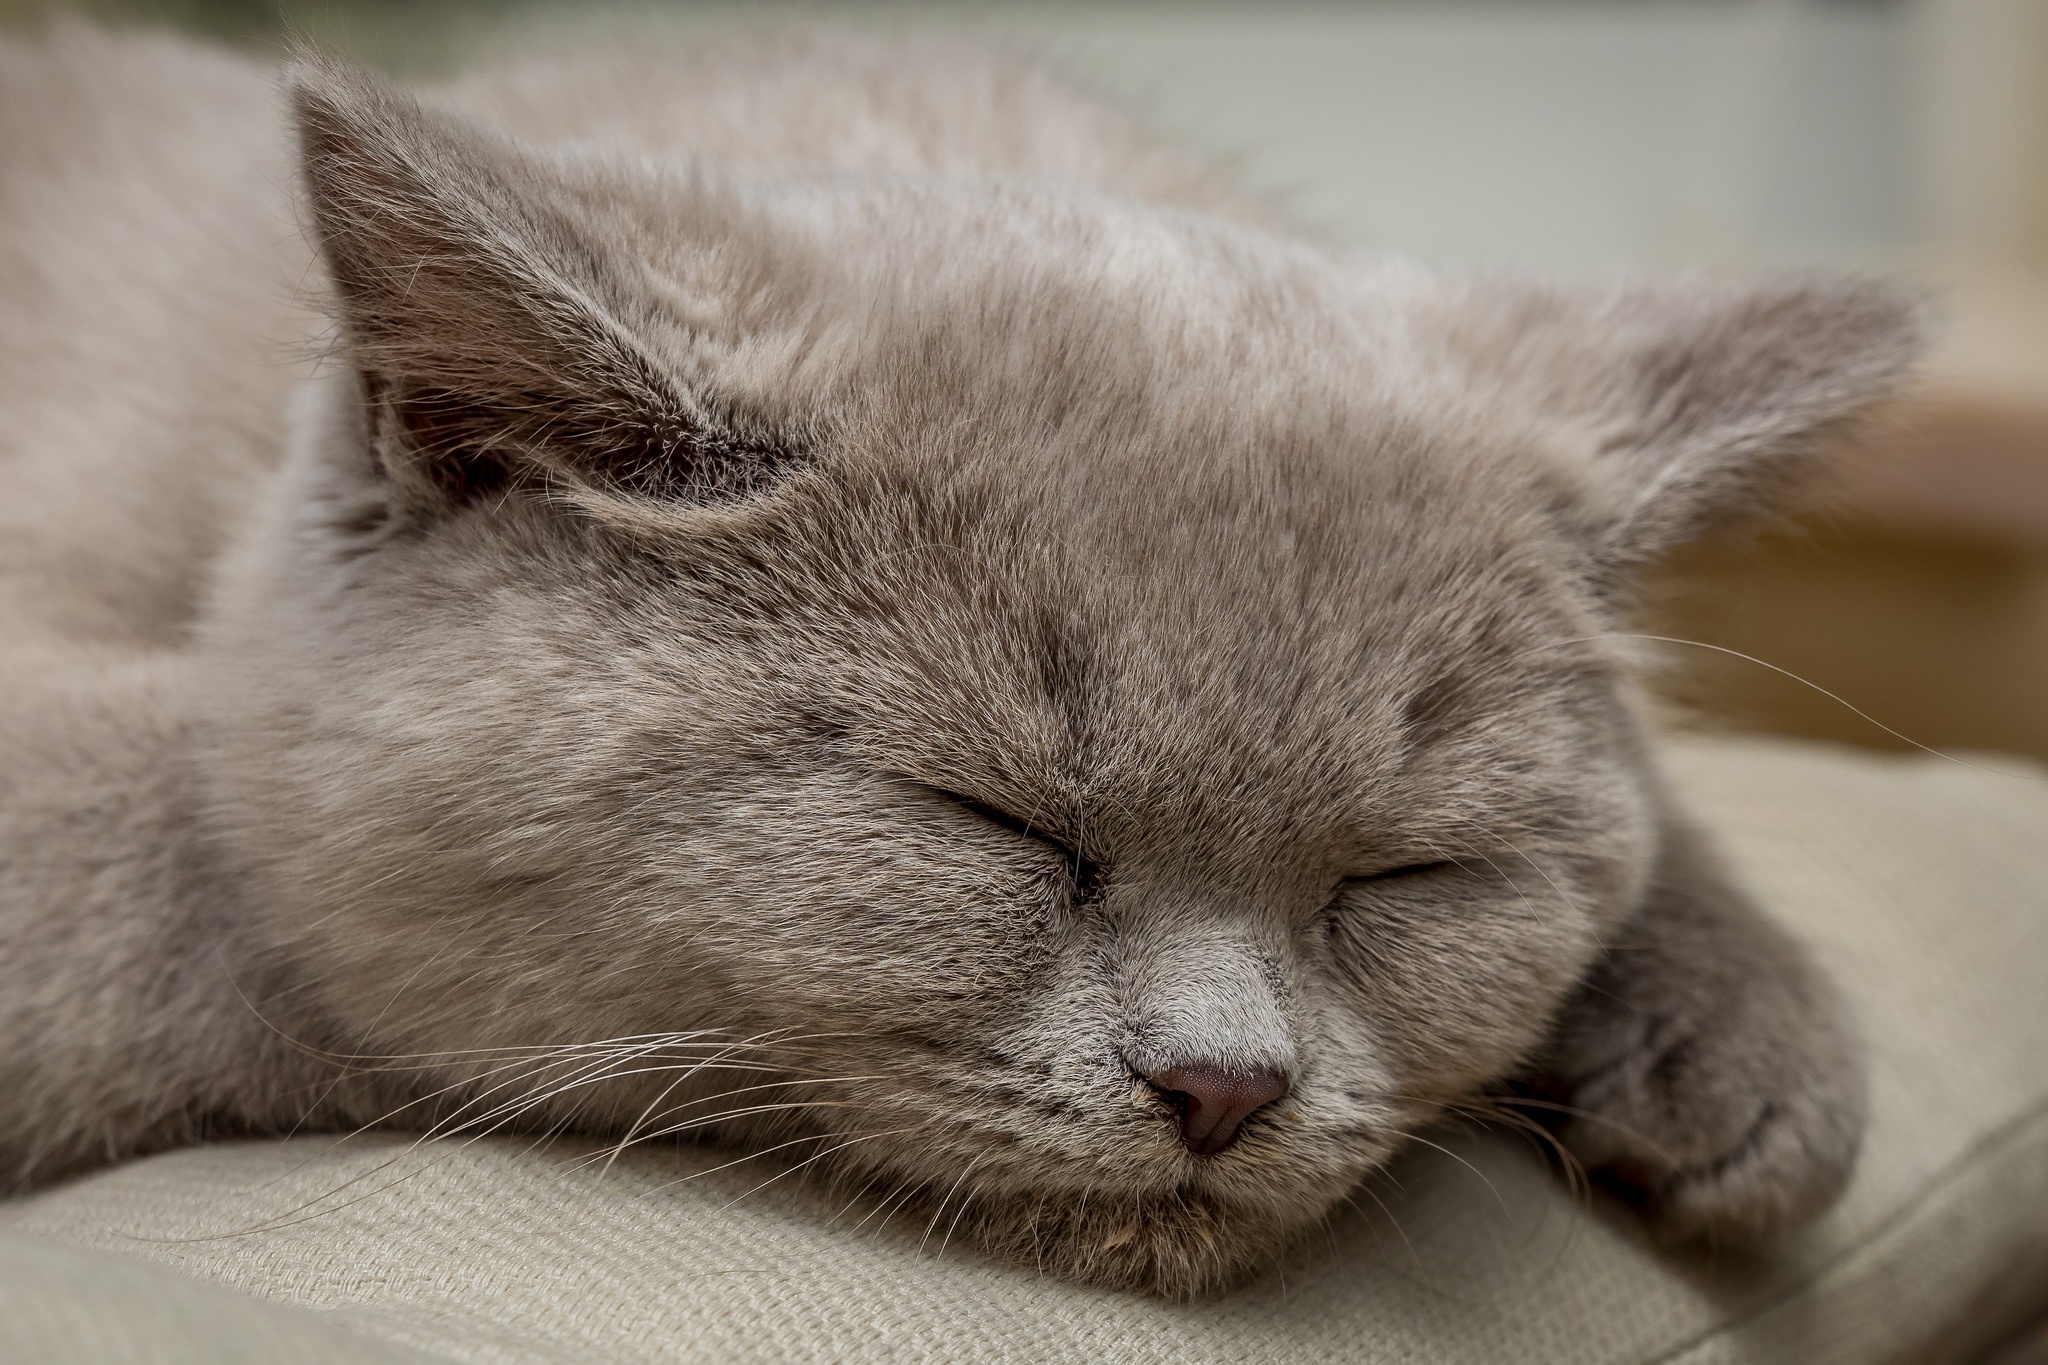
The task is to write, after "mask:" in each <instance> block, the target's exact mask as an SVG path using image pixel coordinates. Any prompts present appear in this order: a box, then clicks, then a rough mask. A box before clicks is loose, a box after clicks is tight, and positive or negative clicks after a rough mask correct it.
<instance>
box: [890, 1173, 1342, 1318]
mask: <svg viewBox="0 0 2048 1365" xmlns="http://www.w3.org/2000/svg"><path fill="white" fill-rule="evenodd" d="M1346 1188H1348V1187H1347V1186H1341V1185H1340V1186H1336V1187H1333V1188H1332V1189H1331V1190H1329V1191H1326V1192H1325V1194H1324V1197H1322V1198H1316V1199H1310V1200H1305V1201H1304V1202H1303V1204H1302V1206H1300V1207H1293V1208H1287V1209H1279V1208H1274V1207H1264V1208H1248V1207H1245V1206H1243V1205H1241V1204H1236V1203H1232V1202H1227V1201H1225V1200H1223V1199H1220V1198H1218V1197H1217V1196H1215V1195H1213V1194H1210V1193H1207V1192H1205V1191H1202V1190H1199V1189H1195V1188H1191V1187H1190V1188H1183V1189H1180V1190H1176V1191H1174V1192H1172V1193H1170V1194H1166V1195H1159V1196H1151V1197H1145V1198H1136V1199H1132V1198H1123V1197H1119V1196H1116V1195H1110V1194H1096V1195H1094V1196H1091V1197H1089V1198H1087V1199H1075V1198H1072V1197H1059V1198H1046V1197H1032V1196H1028V1195H1010V1196H1006V1197H1003V1198H1001V1199H999V1200H997V1201H994V1202H992V1203H990V1204H988V1205H986V1206H984V1205H981V1204H979V1203H977V1204H976V1205H975V1206H974V1207H970V1208H969V1209H968V1210H967V1216H966V1217H965V1218H963V1219H962V1220H961V1226H960V1228H959V1232H958V1234H956V1235H957V1236H958V1237H959V1238H960V1240H965V1238H966V1236H967V1235H968V1234H969V1233H970V1232H971V1235H972V1237H973V1240H974V1242H975V1244H976V1245H978V1246H979V1247H980V1249H981V1250H982V1251H983V1252H985V1253H987V1254H989V1255H992V1256H995V1257H998V1258H1000V1259H1003V1260H1006V1261H1010V1262H1013V1263H1016V1264H1019V1265H1022V1266H1026V1267H1034V1268H1036V1269H1038V1270H1040V1271H1042V1272H1043V1273H1045V1274H1048V1275H1055V1276H1058V1277H1060V1278H1063V1279H1068V1280H1075V1281H1079V1282H1082V1283H1085V1284H1093V1285H1099V1286H1101V1287H1103V1288H1105V1289H1119V1290H1127V1291H1135V1292H1139V1293H1147V1294H1155V1295H1158V1296H1161V1297H1163V1298H1169V1299H1191V1298H1195V1297H1198V1296H1200V1295H1203V1294H1208V1293H1213V1292H1215V1291H1217V1290H1221V1289H1226V1288H1229V1287H1230V1286H1232V1285H1234V1284H1237V1283H1239V1282H1241V1281H1243V1280H1246V1279H1248V1278H1250V1277H1251V1276H1252V1275H1254V1274H1255V1273H1257V1272H1258V1271H1260V1270H1262V1269H1265V1268H1267V1267H1268V1266H1270V1265H1271V1264H1272V1263H1273V1261H1274V1260H1275V1258H1276V1257H1278V1256H1279V1254H1280V1253H1281V1252H1282V1251H1283V1250H1284V1249H1285V1248H1286V1246H1287V1245H1288V1244H1289V1243H1290V1242H1291V1241H1292V1240H1293V1239H1294V1237H1295V1236H1296V1235H1297V1234H1298V1233H1300V1232H1301V1231H1302V1230H1303V1229H1304V1228H1306V1227H1308V1226H1310V1225H1311V1224H1313V1223H1314V1222H1315V1221H1316V1220H1317V1219H1319V1218H1321V1217H1322V1216H1323V1214H1324V1213H1326V1212H1327V1211H1328V1209H1329V1207H1330V1205H1331V1204H1333V1203H1335V1202H1336V1200H1337V1198H1338V1197H1340V1196H1341V1194H1342V1192H1343V1191H1344V1190H1345V1189H1346ZM940 1215H942V1216H940ZM953 1216H954V1215H953V1214H952V1213H951V1212H949V1211H946V1210H936V1211H935V1212H927V1213H926V1214H925V1217H926V1219H927V1220H928V1221H931V1222H933V1223H934V1224H935V1226H937V1227H938V1229H939V1230H940V1233H941V1234H944V1233H945V1232H947V1231H948V1230H949V1226H948V1225H949V1223H950V1220H951V1219H952V1218H953ZM970 1222H971V1227H970V1226H969V1224H970Z"/></svg>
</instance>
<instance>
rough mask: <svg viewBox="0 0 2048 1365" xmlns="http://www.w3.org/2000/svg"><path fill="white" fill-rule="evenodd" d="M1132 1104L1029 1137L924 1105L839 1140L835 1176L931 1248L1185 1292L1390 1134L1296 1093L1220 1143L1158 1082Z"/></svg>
mask: <svg viewBox="0 0 2048 1365" xmlns="http://www.w3.org/2000/svg"><path fill="white" fill-rule="evenodd" d="M1132 1107H1133V1108H1136V1109H1139V1110H1140V1111H1141V1112H1140V1113H1139V1114H1137V1115H1132V1114H1130V1113H1129V1111H1126V1112H1125V1113H1124V1114H1123V1115H1122V1116H1121V1117H1124V1118H1126V1119H1131V1118H1135V1119H1137V1120H1139V1121H1137V1122H1131V1123H1126V1124H1123V1125H1120V1127H1121V1131H1117V1130H1116V1129H1113V1128H1111V1127H1110V1126H1109V1125H1104V1124H1087V1125H1085V1126H1084V1127H1082V1128H1081V1130H1080V1131H1076V1129H1075V1128H1074V1127H1068V1128H1065V1129H1052V1130H1047V1129H1044V1128H1038V1129H1037V1130H1036V1131H1035V1132H1033V1133H1032V1134H1031V1135H1030V1137H1029V1138H1028V1139H1026V1140H1020V1134H1018V1133H1017V1132H1016V1131H1015V1130H1014V1128H1012V1127H1010V1126H1007V1125H989V1126H984V1125H983V1124H982V1123H978V1122H975V1121H973V1117H972V1116H965V1115H962V1114H961V1113H959V1112H958V1111H955V1112H954V1113H952V1114H951V1115H948V1116H946V1117H944V1118H940V1117H938V1116H936V1115H935V1116H933V1118H932V1121H930V1122H927V1123H918V1124H915V1125H913V1126H912V1128H911V1131H910V1132H909V1133H908V1134H903V1133H898V1134H894V1135H892V1136H891V1137H890V1138H887V1139H884V1140H882V1141H878V1142H875V1143H871V1144H862V1146H861V1147H859V1148H851V1149H848V1151H847V1156H848V1157H850V1158H853V1160H851V1161H850V1162H849V1163H848V1164H847V1166H846V1167H845V1169H844V1170H843V1171H842V1176H843V1179H844V1180H845V1183H846V1184H847V1186H848V1188H849V1189H850V1190H851V1189H854V1188H859V1189H863V1190H868V1191H871V1192H881V1191H886V1192H887V1193H886V1194H881V1193H875V1194H873V1195H872V1196H871V1197H875V1198H878V1199H882V1200H885V1201H886V1202H887V1205H888V1207H889V1209H890V1213H889V1214H888V1216H889V1217H890V1218H891V1219H892V1220H894V1221H896V1222H898V1223H899V1225H900V1226H904V1227H908V1228H909V1229H910V1230H911V1232H912V1233H913V1235H916V1236H919V1237H921V1238H922V1240H923V1241H924V1242H927V1243H929V1244H930V1245H931V1246H933V1247H938V1246H943V1245H953V1246H956V1247H957V1246H961V1245H965V1244H972V1245H974V1246H978V1247H979V1248H980V1249H981V1250H982V1251H984V1252H986V1253H990V1254H993V1255H996V1256H998V1257H1001V1258H1003V1259H1005V1260H1009V1261H1012V1262H1014V1263H1018V1264H1022V1265H1026V1266H1032V1267H1035V1268H1037V1269H1039V1270H1042V1271H1044V1272H1045V1273H1048V1274H1056V1275H1059V1276H1062V1277H1064V1278H1069V1279H1075V1280H1081V1281H1086V1282H1089V1283H1094V1284H1100V1285H1104V1286H1107V1287H1111V1288H1117V1289H1127V1290H1138V1291H1143V1292H1148V1293H1154V1294H1160V1295H1164V1296H1167V1297H1171V1298H1187V1297H1190V1296H1193V1295H1197V1294H1200V1293H1203V1292H1206V1291H1209V1290H1213V1289H1216V1288H1220V1287H1223V1286H1226V1285H1228V1284H1231V1283H1233V1282H1235V1281H1238V1280H1241V1279H1243V1278H1244V1277H1245V1276H1246V1275H1248V1274H1250V1273H1251V1272H1253V1271H1255V1270H1256V1269H1257V1268H1259V1267H1260V1266H1263V1265H1265V1264H1268V1263H1270V1262H1271V1261H1272V1259H1273V1258H1274V1257H1275V1256H1276V1255H1277V1254H1278V1253H1279V1252H1280V1251H1281V1250H1282V1249H1283V1248H1284V1247H1285V1246H1286V1245H1287V1243H1288V1242H1289V1241H1290V1240H1291V1239H1292V1238H1293V1237H1294V1236H1295V1235H1296V1234H1297V1233H1299V1232H1300V1231H1302V1230H1303V1229H1304V1228H1306V1227H1309V1226H1311V1225H1313V1224H1314V1223H1315V1221H1316V1220H1317V1219H1319V1218H1321V1217H1322V1216H1323V1215H1324V1214H1326V1213H1327V1212H1328V1210H1329V1208H1330V1206H1331V1205H1333V1204H1334V1203H1336V1202H1337V1201H1339V1200H1341V1199H1342V1198H1343V1197H1344V1196H1345V1195H1346V1194H1347V1193H1349V1191H1350V1190H1351V1189H1352V1187H1353V1186H1354V1185H1355V1184H1356V1183H1357V1181H1358V1180H1359V1179H1360V1178H1362V1177H1363V1175H1364V1174H1365V1173H1366V1172H1367V1171H1369V1170H1370V1169H1372V1168H1373V1167H1375V1166H1377V1165H1379V1164H1380V1163H1381V1162H1382V1161H1383V1160H1384V1159H1385V1158H1386V1157H1387V1156H1388V1155H1390V1154H1391V1151H1392V1149H1393V1147H1394V1146H1395V1145H1396V1144H1395V1142H1394V1141H1393V1139H1392V1135H1391V1133H1390V1132H1382V1131H1379V1130H1377V1128H1375V1129H1373V1130H1370V1131H1366V1130H1360V1129H1357V1128H1348V1129H1345V1130H1338V1129H1333V1128H1328V1127H1326V1126H1325V1125H1323V1124H1320V1123H1318V1122H1316V1120H1315V1118H1314V1115H1313V1112H1312V1110H1310V1108H1309V1106H1306V1105H1302V1104H1298V1103H1295V1104H1288V1103H1276V1104H1269V1105H1266V1106H1261V1107H1260V1108H1259V1109H1258V1110H1256V1111H1254V1112H1251V1113H1249V1114H1248V1115H1246V1116H1244V1117H1242V1118H1241V1119H1240V1121H1239V1122H1238V1124H1237V1129H1236V1131H1235V1132H1234V1133H1233V1134H1232V1135H1231V1140H1230V1141H1228V1142H1227V1143H1220V1144H1219V1143H1217V1142H1216V1135H1215V1130H1214V1127H1213V1126H1212V1127H1209V1128H1205V1127H1204V1124H1203V1116H1202V1115H1200V1114H1196V1115H1194V1116H1193V1117H1192V1118H1190V1117H1189V1116H1188V1115H1186V1114H1185V1113H1184V1112H1183V1109H1182V1105H1181V1104H1180V1103H1176V1102H1175V1101H1174V1100H1173V1099H1171V1098H1169V1097H1168V1096H1166V1095H1162V1094H1160V1093H1158V1092H1157V1091H1156V1089H1144V1088H1142V1087H1141V1093H1139V1094H1136V1095H1134V1096H1133V1105H1132ZM1188 1107H1189V1108H1192V1107H1193V1106H1192V1105H1189V1106H1188ZM1227 1119H1228V1116H1227V1115H1226V1121H1227ZM1190 1130H1192V1132H1193V1134H1194V1136H1193V1137H1192V1138H1191V1137H1190V1136H1189V1132H1190ZM1205 1144H1206V1145H1211V1146H1213V1147H1214V1150H1209V1151H1203V1150H1200V1148H1201V1147H1202V1146H1203V1145H1205ZM878 1207H879V1205H878Z"/></svg>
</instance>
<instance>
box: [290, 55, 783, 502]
mask: <svg viewBox="0 0 2048 1365" xmlns="http://www.w3.org/2000/svg"><path fill="white" fill-rule="evenodd" d="M291 97H292V103H293V107H294V112H295V113H296V116H297V124H298V132H299V141H300V151H301V166H302V173H303V176H304V181H305V186H306V193H307V199H308V204H309V208H310V210H311V218H312V224H313V227H314V230H315V234H316V236H317V239H318V244H319V246H320V248H321V252H322V255H323V257H324V258H325V261H326V264H327V268H328V273H329V275H330V276H331V277H332V280H333V283H334V288H335V293H336V297H337V304H338V312H339V319H338V320H339V322H340V324H341V330H342V347H343V352H344V354H345V356H346V358H347V359H349V360H350V361H351V362H353V363H354V365H355V366H356V367H357V369H358V370H359V372H360V373H361V376H362V381H363V392H364V398H365V401H366V402H367V404H368V406H369V412H368V417H369V422H368V425H369V428H370V431H371V434H372V441H373V444H374V446H375V449H376V455H377V458H378V460H379V462H380V464H381V465H382V467H383V470H384V472H385V473H386V474H387V475H388V476H389V477H390V478H391V479H392V481H393V482H394V483H395V484H397V485H399V486H400V487H401V488H402V489H403V490H404V491H405V492H406V493H407V495H408V499H409V501H410V502H411V503H413V504H414V505H425V506H427V507H429V508H431V507H434V506H448V505H451V504H459V503H461V502H463V501H466V500H469V499H471V498H474V497H476V496H478V495H482V494H495V493H497V492H498V491H500V490H502V489H504V488H505V487H507V486H508V485H511V484H515V483H518V482H519V481H522V480H527V479H532V478H534V477H536V476H539V477H544V478H548V479H551V480H553V481H554V482H556V483H566V484H568V485H570V486H572V487H580V488H584V489H593V488H595V489H603V490H606V491H610V492H627V493H637V494H643V495H653V496H659V497H663V498H666V499H675V500H681V501H685V502H695V503H712V502H720V501H726V500H729V499H731V498H733V497H737V496H742V495H745V494H747V493H749V492H752V491H755V490H756V489H758V488H760V487H762V486H764V485H765V484H766V483H768V482H769V481H770V480H772V479H773V478H774V477H775V476H776V475H777V473H778V471H779V470H781V469H782V468H783V467H785V466H787V465H788V463H789V462H790V459H791V452H790V451H789V450H788V449H786V448H784V447H782V446H780V445H778V444H777V443H775V442H773V441H770V440H767V439H764V438H763V437H762V436H760V435H758V434H752V435H750V434H748V433H746V432H743V431H740V430H737V429H736V427H735V424H734V423H733V422H731V421H730V420H721V418H720V417H719V416H718V415H717V414H716V413H714V411H713V410H712V408H711V405H708V404H706V403H705V402H704V401H702V399H701V397H700V396H699V395H698V394H696V393H694V392H692V391H691V390H690V389H689V388H688V387H687V386H685V385H684V384H683V383H682V382H681V381H680V380H679V378H678V377H677V375H676V374H675V373H674V371H673V368H672V367H671V366H670V365H668V364H666V363H664V360H663V352H662V351H661V350H660V348H659V346H658V344H657V343H656V339H657V338H659V337H661V336H663V335H664V334H665V333H664V328H666V330H667V332H674V331H675V330H676V325H675V324H674V323H673V322H672V321H669V320H665V319H662V318H659V317H656V316H652V315H649V314H647V313H646V312H645V310H644V308H642V309H641V310H640V311H636V304H635V300H636V298H637V297H640V296H642V295H644V294H645V292H646V291H644V290H637V291H636V290H635V289H633V288H632V287H631V281H632V279H633V274H632V271H633V269H634V264H633V263H632V262H631V261H629V260H625V259H622V258H621V257H620V256H619V254H618V253H617V252H616V251H614V250H612V249H610V248H609V246H608V241H609V240H610V239H611V238H614V237H616V236H618V233H617V232H616V231H615V230H614V231H612V232H609V233H608V232H607V230H606V227H607V223H606V219H605V213H606V211H607V207H606V204H605V203H604V201H603V199H602V196H601V195H597V194H593V193H592V192H591V191H590V188H589V187H588V186H585V185H582V184H580V183H579V182H572V180H571V179H570V178H569V175H568V174H567V173H566V172H565V171H564V170H563V168H561V167H559V166H555V165H552V164H550V163H547V162H546V161H544V160H542V159H541V158H539V157H537V156H534V155H532V154H530V153H528V152H525V151H524V150H522V149H520V148H517V147H515V146H512V145H510V144H507V143H504V142H501V141H499V140H497V139H495V138H492V137H490V136H488V135H486V134H484V133H482V132H480V131H478V130H476V129H472V128H469V127H466V126H464V125H463V124H461V123H459V122H458V121H456V120H453V119H450V118H446V117H443V116H440V115H437V114H434V113H431V112H429V111H427V110H425V109H423V108H421V107H420V105H419V104H417V103H416V102H414V101H413V100H411V99H409V98H408V97H406V96H404V95H401V94H399V93H397V92H396V91H393V90H391V89H390V88H388V87H387V86H385V85H384V84H383V83H382V82H380V81H378V80H377V79H375V78H374V77H372V76H369V75H368V74H366V73H364V72H361V71H358V70H356V69H354V68H352V67H349V66H346V65H345V64H342V63H339V62H334V61H330V60H326V59H323V58H304V59H301V60H300V61H299V62H297V63H296V65H295V66H294V68H293V71H292V77H291Z"/></svg>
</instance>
